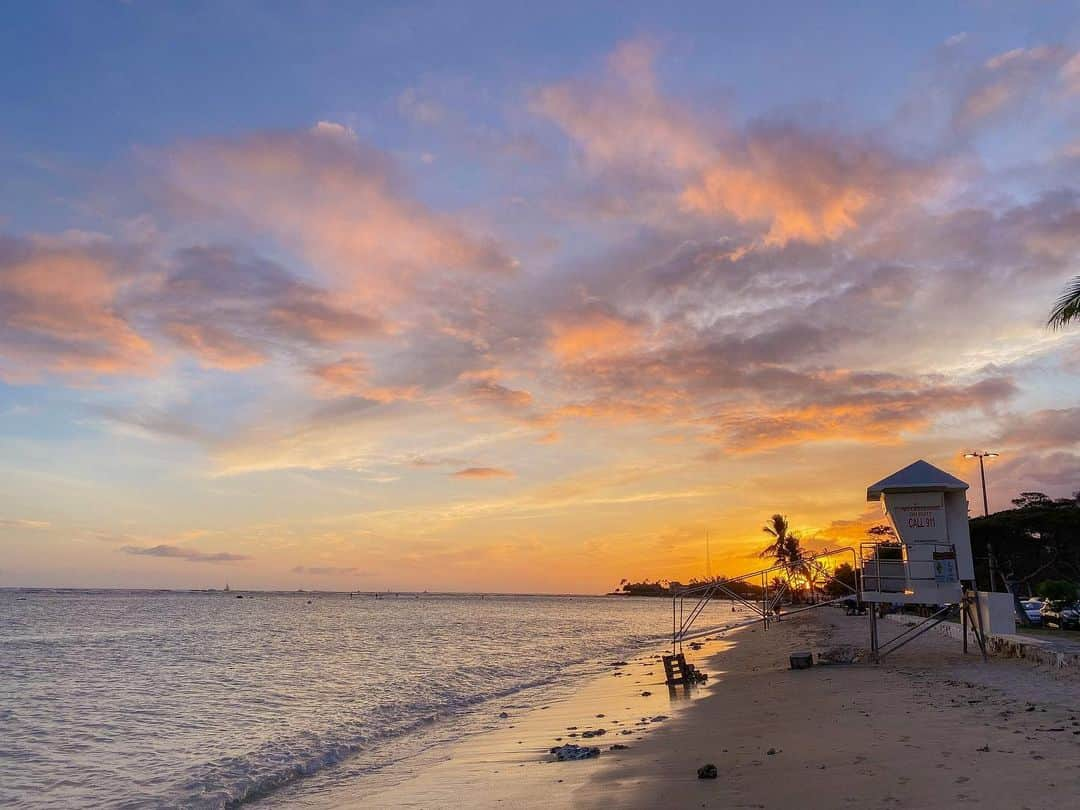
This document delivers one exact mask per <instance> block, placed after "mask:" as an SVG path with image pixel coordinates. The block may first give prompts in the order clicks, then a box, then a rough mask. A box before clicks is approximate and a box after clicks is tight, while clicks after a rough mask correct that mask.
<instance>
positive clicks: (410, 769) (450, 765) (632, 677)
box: [252, 627, 741, 810]
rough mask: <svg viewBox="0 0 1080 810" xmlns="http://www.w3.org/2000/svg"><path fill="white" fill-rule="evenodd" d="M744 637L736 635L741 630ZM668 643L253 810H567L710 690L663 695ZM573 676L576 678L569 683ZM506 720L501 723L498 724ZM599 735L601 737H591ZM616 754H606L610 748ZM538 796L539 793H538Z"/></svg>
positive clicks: (722, 635)
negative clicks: (578, 748)
mask: <svg viewBox="0 0 1080 810" xmlns="http://www.w3.org/2000/svg"><path fill="white" fill-rule="evenodd" d="M732 632H733V631H727V630H724V629H723V628H719V627H718V628H716V630H715V632H714V633H712V634H710V636H709V640H705V639H700V640H698V641H696V642H694V647H695V648H696V649H691V647H690V645H689V643H687V645H685V646H686V649H685V652H686V656H687V661H688V662H691V663H695V664H697V665H698V666H699V667H702V666H703V665H704V662H705V660H706V659H707V658H708V657H709V656H710V655H714V654H715V653H717V652H719V651H720V650H723V649H726V648H728V647H730V646H733V644H734V641H733V640H732V639H730V638H729V636H730V634H731V633H732ZM738 632H740V634H741V631H738ZM669 651H670V644H666V645H665V644H663V643H662V642H661V641H660V640H659V639H657V642H656V643H648V644H643V645H641V646H640V647H639V648H638V650H637V651H636V652H634V653H633V655H630V654H627V655H625V656H624V658H623V659H620V660H616V659H614V658H601V659H598V660H596V661H594V666H598V667H599V669H600V671H599V672H597V671H595V670H594V671H592V672H591V673H589V674H585V675H581V674H578V675H577V676H574V675H570V676H568V677H567V678H566V679H564V680H562V681H561V682H560V683H558V684H550V685H547V686H545V687H540V688H538V689H537V690H536V691H535V692H532V693H531V694H521V693H515V694H513V695H509V696H507V698H506V699H505V700H503V701H492V702H489V703H488V704H487V705H486V706H485V709H484V710H485V711H487V712H488V713H489V714H488V716H487V717H486V718H484V723H485V725H484V727H481V728H478V729H476V728H474V730H472V731H470V732H468V733H466V734H465V735H464V736H462V737H460V738H458V739H456V740H454V741H452V742H450V743H449V744H442V743H439V742H436V743H435V744H434V745H432V746H427V747H421V748H417V749H416V750H415V751H414V752H413V753H411V754H408V755H406V756H404V757H401V758H398V759H396V760H395V761H394V762H392V763H390V764H387V765H385V766H382V767H379V768H377V769H375V770H373V771H370V772H366V773H363V774H355V775H351V776H346V777H344V778H335V774H333V773H332V772H327V773H326V774H325V777H326V778H325V779H323V780H320V779H314V780H312V779H302V780H300V781H299V782H298V783H296V784H295V785H294V786H290V787H289V788H286V789H284V790H282V791H276V792H274V793H271V794H269V795H267V796H265V797H263V798H261V799H259V800H256V801H255V802H252V805H253V806H258V807H302V808H309V810H329V808H338V807H342V808H382V807H387V808H389V807H395V808H410V807H411V808H429V807H445V806H448V805H452V804H455V803H460V802H464V803H465V804H466V805H467V806H469V807H521V806H534V805H535V802H536V797H537V796H538V795H539V796H543V800H542V802H541V804H542V806H545V807H570V806H572V805H573V801H574V799H573V793H574V791H575V790H576V789H578V788H580V787H582V786H583V785H584V784H585V782H586V780H587V779H588V778H589V777H590V776H591V775H593V774H594V773H596V772H597V770H598V769H599V768H601V767H602V766H603V764H604V763H605V762H607V761H611V760H614V759H618V758H621V757H623V756H625V755H626V753H628V751H630V750H632V749H633V747H635V746H637V745H639V744H640V743H641V741H642V740H644V739H647V738H648V737H649V736H651V735H652V734H655V733H656V732H657V731H658V730H659V729H660V728H661V727H662V726H663V725H664V724H666V723H668V722H670V721H671V720H672V718H674V717H678V716H680V715H682V714H683V713H685V712H686V711H688V710H689V709H688V707H689V706H690V705H691V704H693V703H696V702H697V701H698V700H700V699H701V698H703V697H705V696H706V695H707V694H708V692H709V690H710V689H711V688H713V684H715V680H714V678H713V675H712V671H711V670H710V669H708V667H705V671H706V672H707V673H709V674H710V678H709V681H708V682H706V683H705V684H698V685H693V686H679V687H669V686H667V685H666V684H665V682H664V680H665V676H664V668H663V663H662V661H661V660H660V659H661V656H662V655H663V654H665V653H667V652H669ZM575 677H577V678H578V680H575V679H574V678H575ZM504 715H505V716H504ZM597 732H599V733H597ZM565 744H577V745H582V746H597V747H599V748H600V749H601V754H600V756H599V757H597V758H592V759H586V760H583V761H573V762H555V761H554V758H553V757H552V756H551V755H550V754H549V751H550V749H551V748H552V747H554V746H558V745H565ZM613 745H614V746H618V748H617V749H616V750H611V746H613ZM538 791H539V792H538Z"/></svg>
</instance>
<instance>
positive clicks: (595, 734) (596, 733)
mask: <svg viewBox="0 0 1080 810" xmlns="http://www.w3.org/2000/svg"><path fill="white" fill-rule="evenodd" d="M605 734H607V729H606V728H598V729H596V730H595V731H586V732H584V733H583V734H582V735H581V736H582V737H585V738H587V739H588V738H592V737H602V736H604V735H605Z"/></svg>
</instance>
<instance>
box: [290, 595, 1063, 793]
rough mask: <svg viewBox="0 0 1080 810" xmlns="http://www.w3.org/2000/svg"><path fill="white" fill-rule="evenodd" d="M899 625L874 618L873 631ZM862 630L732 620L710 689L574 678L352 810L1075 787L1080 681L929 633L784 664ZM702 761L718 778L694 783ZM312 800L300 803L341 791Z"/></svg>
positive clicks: (712, 664)
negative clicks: (827, 659)
mask: <svg viewBox="0 0 1080 810" xmlns="http://www.w3.org/2000/svg"><path fill="white" fill-rule="evenodd" d="M895 632H898V629H897V628H894V627H893V626H891V624H890V623H885V627H884V633H885V634H886V635H888V634H891V633H895ZM866 633H867V627H866V619H865V618H855V617H845V616H843V615H842V614H841V613H840V612H839V611H837V610H833V609H825V610H823V611H821V612H820V613H817V614H816V615H815V614H807V615H804V616H800V617H793V618H792V619H789V620H787V621H784V622H781V623H779V624H773V625H772V626H771V627H770V629H769V631H768V632H763V631H762V630H761V629H760V628H756V629H746V630H743V631H739V632H737V633H735V634H733V635H732V636H731V638H732V639H734V640H735V643H733V644H729V643H727V642H712V643H711V644H708V645H706V647H705V648H704V649H703V650H701V652H700V653H699V655H700V656H701V658H699V660H700V661H701V666H702V667H703V668H704V669H705V670H706V671H707V672H709V673H710V674H711V679H710V684H709V686H707V687H705V688H703V689H700V690H692V691H693V697H694V698H695V699H690V700H687V699H686V697H687V695H686V694H685V693H683V692H682V690H677V691H675V692H670V693H669V691H668V689H667V688H666V687H664V686H663V685H662V683H660V682H661V681H662V668H661V667H660V666H659V662H656V666H655V667H654V668H650V667H649V662H650V661H651V660H653V659H652V658H651V656H650V655H643V656H642V657H641V659H640V660H635V661H632V662H629V663H630V666H629V667H627V668H626V669H628V670H629V671H630V672H631V673H634V668H635V667H638V668H639V670H638V671H639V672H640V673H641V674H633V675H632V677H631V678H628V679H622V678H614V677H605V678H600V679H597V680H596V681H594V682H591V683H588V684H583V685H582V687H581V689H580V690H579V691H578V692H577V693H575V695H573V696H572V697H568V698H566V699H564V700H562V701H560V702H559V703H557V704H553V705H552V706H549V707H547V708H546V709H544V710H537V711H533V712H530V713H528V714H527V715H525V716H523V717H520V718H515V719H514V720H513V722H509V723H507V725H506V727H503V728H498V729H494V730H492V731H491V732H490V733H488V734H485V735H481V736H479V737H475V738H472V739H470V740H467V741H464V742H463V743H461V744H460V745H459V746H458V747H457V748H455V750H453V751H452V752H450V753H449V755H447V754H446V753H441V754H436V753H435V752H429V753H428V754H427V758H426V759H425V758H424V757H418V758H417V760H416V761H415V762H413V763H412V765H411V766H409V769H410V770H412V771H413V773H414V774H415V773H419V775H415V776H412V777H410V778H406V779H404V780H401V781H395V783H394V784H392V785H389V784H388V785H386V786H385V787H384V789H383V790H380V791H377V792H375V793H366V794H364V795H362V796H361V795H357V796H355V797H354V799H355V803H354V804H353V805H352V806H355V807H389V806H396V807H447V806H452V805H455V804H461V805H464V806H469V807H572V808H601V807H603V808H612V807H616V808H657V807H691V806H692V807H732V808H734V807H752V808H782V807H785V808H786V807H803V808H832V807H882V808H907V807H909V808H930V807H946V806H955V805H957V804H967V803H970V804H973V805H980V806H983V807H995V808H996V807H1002V808H1005V807H1008V808H1027V807H1030V808H1044V807H1047V806H1070V805H1071V804H1072V803H1073V802H1074V801H1075V797H1076V796H1077V795H1080V762H1078V761H1077V753H1078V752H1080V682H1078V681H1077V680H1075V679H1073V678H1071V677H1068V676H1063V675H1060V674H1051V673H1050V672H1048V671H1046V670H1043V669H1040V668H1037V667H1034V666H1032V665H1031V664H1029V663H1026V662H1023V661H1017V660H1005V659H995V658H991V659H990V660H989V661H988V662H987V663H983V662H982V660H981V659H980V657H979V656H978V655H968V656H966V657H965V656H964V655H963V654H962V653H961V650H960V646H959V644H958V643H957V642H955V641H952V640H950V639H948V638H946V637H944V636H940V635H938V634H936V633H929V634H927V635H925V636H923V637H921V638H920V639H919V640H917V641H916V642H914V643H912V644H910V645H908V646H907V647H905V648H904V649H903V650H902V651H899V652H897V653H896V654H895V656H893V657H892V658H889V659H888V660H887V661H886V662H885V663H883V664H881V665H878V666H873V665H870V664H852V665H841V664H832V665H818V666H815V667H814V668H812V669H810V670H805V671H792V670H790V669H789V668H788V660H787V658H788V654H789V653H790V652H791V651H795V650H804V649H810V650H814V651H815V652H820V651H822V650H826V649H828V648H831V647H834V646H838V645H845V644H852V645H857V646H863V645H865V643H866ZM645 672H649V673H650V676H645V675H644V673H645ZM657 675H659V676H660V677H659V679H657V677H656V676H657ZM642 691H652V692H653V694H652V695H650V696H648V697H641V695H640V693H641V692H642ZM634 697H637V699H638V700H640V701H641V703H635V702H634V700H633V698H634ZM598 706H604V707H606V708H607V711H604V712H594V710H595V709H596V708H597V707H598ZM613 707H616V708H613ZM589 712H594V713H603V714H605V715H606V716H605V717H603V718H596V717H594V716H593V715H592V714H589ZM609 713H610V714H609ZM653 717H660V718H662V720H658V721H655V722H654V721H653V720H652V718H653ZM616 721H618V722H617V723H616ZM643 721H647V722H643ZM575 726H576V727H577V731H576V733H579V734H580V732H581V730H585V729H590V728H591V729H595V728H601V727H603V728H605V729H606V733H605V734H604V735H603V736H602V737H599V738H592V739H589V740H580V738H578V739H577V741H580V742H585V743H589V744H599V745H600V747H601V748H602V754H601V755H600V756H599V757H598V758H596V759H592V760H587V761H582V762H565V763H555V762H549V761H547V760H548V759H549V758H548V757H545V756H544V751H545V750H546V748H547V747H548V746H550V745H556V744H560V743H558V742H556V738H558V737H562V738H563V740H562V742H570V741H575V738H570V737H567V735H568V734H572V733H575V732H570V731H567V729H569V728H570V727H575ZM646 730H647V731H648V733H645V732H646ZM613 743H620V744H626V745H627V746H628V747H627V749H625V750H616V751H612V750H610V745H611V744H613ZM710 762H711V763H713V764H715V765H716V766H717V768H718V770H719V778H718V779H716V780H699V779H698V778H697V776H696V771H697V768H698V767H699V766H700V765H703V764H705V763H710ZM309 798H311V797H309ZM322 799H323V800H324V801H325V804H324V803H323V801H319V800H315V799H312V801H311V804H310V805H309V806H329V805H330V804H332V803H335V802H336V803H338V804H340V803H341V802H342V799H343V797H342V795H341V794H340V793H337V794H335V796H332V797H331V796H327V797H322ZM305 804H308V803H307V802H305Z"/></svg>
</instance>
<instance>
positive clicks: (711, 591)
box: [671, 546, 859, 654]
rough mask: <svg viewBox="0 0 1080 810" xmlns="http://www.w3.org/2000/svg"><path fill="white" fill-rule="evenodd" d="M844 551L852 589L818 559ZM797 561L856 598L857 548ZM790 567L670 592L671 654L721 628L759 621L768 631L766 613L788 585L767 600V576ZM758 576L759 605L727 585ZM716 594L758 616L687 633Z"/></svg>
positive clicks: (833, 551)
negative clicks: (690, 602) (691, 601)
mask: <svg viewBox="0 0 1080 810" xmlns="http://www.w3.org/2000/svg"><path fill="white" fill-rule="evenodd" d="M847 554H850V555H851V561H852V563H853V565H852V568H853V570H855V571H856V587H854V588H853V587H852V586H850V585H848V584H847V583H846V582H842V581H841V580H839V579H836V577H835V576H832V575H831V574H829V573H828V571H827V569H826V568H825V566H824V565H823V564H822V562H821V560H823V559H829V558H833V557H836V556H844V555H847ZM800 562H802V563H803V564H804V565H807V566H810V567H813V568H814V569H815V570H816V571H817V572H818V573H821V574H824V575H825V577H826V584H827V583H828V582H839V583H840V584H841V585H842V586H843V587H844V588H846V589H847V590H848V591H850V593H851V594H854V595H855V596H856V598H858V596H859V588H858V568H859V557H858V554H857V553H856V551H855V549H854V548H853V547H851V546H846V547H844V548H838V549H831V550H830V549H825V550H823V551H821V552H819V553H817V554H813V555H810V556H808V557H805V558H803V559H802V560H801V561H800ZM791 568H792V566H791V565H790V564H788V563H780V564H777V565H771V566H769V567H767V568H762V569H759V570H757V571H752V572H750V573H748V574H743V575H741V576H738V577H726V578H724V579H722V580H720V579H717V580H713V581H711V582H706V583H703V584H700V585H694V586H691V587H689V588H683V589H682V590H680V591H678V592H676V593H673V594H672V602H671V625H672V634H671V650H672V654H675V650H676V648H678V649H682V646H681V645H682V642H683V641H685V640H689V639H690V638H698V637H700V636H704V635H708V634H709V633H711V632H715V631H717V630H721V631H722V630H731V629H735V628H736V627H742V626H744V624H756V623H758V622H760V623H762V625H763V626H764V629H766V630H767V629H768V627H769V613H770V611H772V610H773V609H774V608H775V607H776V606H777V605H779V604H780V601H781V600H782V599H783V596H784V594H785V593H787V591H788V590H789V588H790V586H789V585H788V584H786V583H785V585H784V587H783V588H778V589H776V592H775V593H774V594H773V598H772V599H771V600H770V599H769V591H768V575H769V574H771V573H773V572H776V571H784V572H787V573H790V571H791ZM759 576H760V577H761V583H762V584H761V585H760V586H759V587H760V588H761V603H760V604H758V603H757V602H751V601H750V600H748V599H746V598H745V597H743V596H741V595H740V594H738V593H736V592H735V591H734V590H732V588H731V587H729V586H728V584H727V583H735V582H746V581H748V580H750V579H751V578H756V577H759ZM718 594H723V595H726V596H728V597H730V598H731V599H732V601H735V602H738V603H739V604H741V605H743V606H745V607H747V608H749V609H750V610H752V611H753V612H754V613H755V614H756V615H757V616H758V618H755V619H752V620H751V621H749V622H747V623H737V624H735V625H725V626H723V627H718V628H712V629H709V630H704V631H700V632H696V633H694V634H693V635H691V634H690V632H689V631H690V628H691V627H692V626H693V624H694V622H695V621H697V619H698V618H699V617H700V616H701V614H702V612H703V611H704V610H705V607H706V606H707V605H708V604H709V602H710V601H712V599H714V598H715V597H716V596H717V595H718ZM692 596H697V597H698V601H697V603H696V604H695V605H694V607H693V608H692V609H691V610H690V612H689V613H685V612H684V607H683V605H684V600H685V599H687V598H688V597H692ZM847 598H849V596H841V597H837V598H836V599H832V600H829V601H827V602H818V603H814V604H812V605H810V606H808V607H806V608H800V609H798V610H795V611H790V612H789V614H788V615H794V614H796V613H803V612H805V611H806V610H808V609H813V608H817V607H823V606H825V605H831V604H835V603H836V602H839V601H842V600H843V599H847ZM676 600H677V601H678V603H679V607H678V611H677V612H678V616H676V607H675V602H676Z"/></svg>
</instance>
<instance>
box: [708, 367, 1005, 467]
mask: <svg viewBox="0 0 1080 810" xmlns="http://www.w3.org/2000/svg"><path fill="white" fill-rule="evenodd" d="M845 376H846V379H845V380H843V381H840V380H835V379H834V381H833V382H832V383H831V384H833V385H836V384H837V383H839V384H842V385H845V386H846V387H845V388H841V389H840V390H839V391H837V393H836V394H834V395H832V396H828V395H827V396H824V397H822V398H821V399H820V400H816V401H812V402H808V403H806V404H801V405H793V406H790V407H786V408H785V407H781V408H777V409H775V410H771V411H770V410H767V406H766V405H764V404H763V405H762V406H761V411H759V412H756V413H741V414H732V415H728V416H722V417H720V418H719V419H718V422H719V426H718V427H719V429H718V433H717V438H719V439H720V440H721V441H722V442H724V443H725V444H726V445H727V447H728V448H729V450H731V451H732V452H736V453H756V452H761V451H763V450H772V449H776V448H779V447H786V446H789V445H797V444H805V443H808V442H822V441H868V442H875V443H878V444H896V443H899V442H901V441H902V434H903V433H905V432H911V431H915V430H920V429H923V428H925V427H927V426H928V425H930V424H931V423H932V422H933V421H934V420H935V419H936V418H937V417H939V416H940V415H941V414H943V413H951V412H958V411H964V410H968V409H971V408H977V407H991V406H994V405H996V404H999V403H1001V402H1003V401H1005V400H1006V399H1008V398H1009V397H1011V396H1013V395H1014V394H1015V393H1016V390H1017V389H1016V386H1015V385H1014V384H1013V382H1012V381H1011V380H1010V379H1007V378H988V379H985V380H982V381H980V382H977V383H974V384H972V385H968V386H950V385H925V386H919V385H913V386H911V387H909V388H907V389H906V390H905V389H900V388H899V387H897V386H896V385H890V384H889V381H888V380H884V381H875V385H874V388H873V389H862V390H860V385H859V383H858V382H857V381H856V380H855V378H854V377H853V376H851V375H845ZM894 382H895V380H894Z"/></svg>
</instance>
